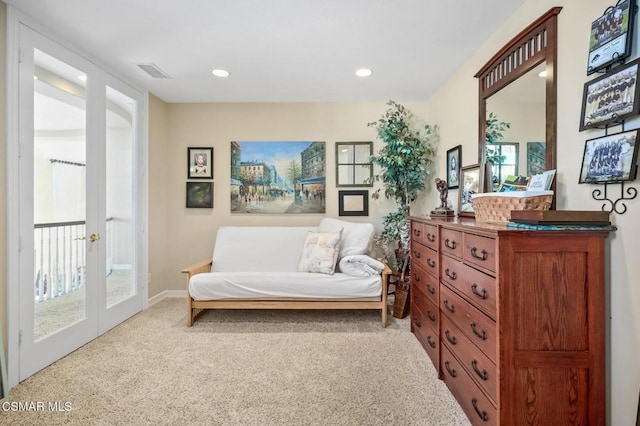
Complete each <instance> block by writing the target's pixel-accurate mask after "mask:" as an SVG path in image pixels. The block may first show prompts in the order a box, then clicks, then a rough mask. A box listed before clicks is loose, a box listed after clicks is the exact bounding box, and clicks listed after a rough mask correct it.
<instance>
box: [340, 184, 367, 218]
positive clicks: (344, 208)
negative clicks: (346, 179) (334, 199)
mask: <svg viewBox="0 0 640 426" xmlns="http://www.w3.org/2000/svg"><path fill="white" fill-rule="evenodd" d="M338 215H339V216H369V191H367V190H366V189H365V190H362V191H355V190H354V191H338Z"/></svg>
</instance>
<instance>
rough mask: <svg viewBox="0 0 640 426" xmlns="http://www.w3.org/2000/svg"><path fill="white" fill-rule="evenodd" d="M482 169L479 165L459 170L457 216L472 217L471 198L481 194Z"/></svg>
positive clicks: (473, 214)
mask: <svg viewBox="0 0 640 426" xmlns="http://www.w3.org/2000/svg"><path fill="white" fill-rule="evenodd" d="M482 175H483V173H482V167H481V166H480V164H473V165H471V166H465V167H462V168H461V169H460V188H459V189H458V216H470V217H474V216H475V212H474V211H473V203H472V202H471V201H472V199H471V196H472V195H473V194H479V193H481V192H482V188H483V187H484V186H483V185H484V183H483V181H482Z"/></svg>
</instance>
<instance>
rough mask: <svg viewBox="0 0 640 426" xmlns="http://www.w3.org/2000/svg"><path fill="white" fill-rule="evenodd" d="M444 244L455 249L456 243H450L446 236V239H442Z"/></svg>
mask: <svg viewBox="0 0 640 426" xmlns="http://www.w3.org/2000/svg"><path fill="white" fill-rule="evenodd" d="M444 245H445V246H447V248H450V249H451V250H455V249H456V247H457V246H458V243H456V242H455V241H451V243H449V239H448V238H447V239H446V240H444Z"/></svg>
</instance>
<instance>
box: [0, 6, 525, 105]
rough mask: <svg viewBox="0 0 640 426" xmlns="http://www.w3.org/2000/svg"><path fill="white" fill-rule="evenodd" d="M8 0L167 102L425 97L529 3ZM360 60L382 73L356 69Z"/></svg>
mask: <svg viewBox="0 0 640 426" xmlns="http://www.w3.org/2000/svg"><path fill="white" fill-rule="evenodd" d="M4 1H5V2H6V3H9V4H11V5H14V6H15V7H17V8H18V9H20V10H22V11H23V12H24V13H25V14H26V15H28V16H29V17H31V18H33V19H34V20H35V21H36V22H38V23H40V24H41V25H44V26H45V27H47V28H48V29H50V30H51V31H52V32H53V33H55V34H57V35H58V36H60V37H62V38H63V39H65V40H68V41H69V42H71V43H73V44H74V45H76V46H78V47H79V48H81V49H82V50H84V51H86V52H89V54H90V55H91V56H92V57H94V58H95V59H97V60H99V61H100V62H102V63H103V64H105V65H107V66H108V67H110V68H111V69H113V70H115V71H118V72H120V73H121V74H123V75H125V76H127V77H128V78H129V79H131V80H132V81H134V82H136V83H138V84H139V85H141V86H143V87H144V88H146V89H148V90H149V91H150V92H152V93H153V94H155V95H156V96H158V97H160V98H161V99H163V100H164V101H166V102H343V101H386V100H388V99H396V100H401V101H410V100H426V99H428V98H429V97H430V96H431V95H432V94H433V93H434V92H435V91H436V90H437V89H438V87H440V85H441V84H442V83H444V82H445V81H446V80H447V79H448V78H449V76H450V75H451V74H453V73H454V72H455V71H456V70H457V69H458V68H459V67H460V66H461V65H462V64H463V63H464V62H465V61H466V59H467V58H469V56H471V55H472V54H473V52H474V51H475V50H476V49H477V48H478V47H479V46H480V45H481V44H482V43H483V42H484V41H485V40H486V39H487V38H488V37H489V36H490V35H491V34H493V32H494V31H495V30H496V29H497V28H498V27H499V26H500V25H501V24H502V23H503V22H504V21H506V20H507V19H508V18H509V16H511V15H512V14H513V13H514V12H515V11H516V9H517V8H518V7H519V6H520V5H521V4H522V3H524V0H483V1H478V0H458V1H451V0H448V1H445V0H322V1H320V0H315V1H314V0H180V1H178V0H4ZM487 59H488V58H487ZM138 63H155V64H157V65H158V66H159V67H160V68H161V69H162V70H163V71H164V72H166V73H167V74H169V75H170V76H171V77H172V78H171V79H166V80H158V79H153V78H151V77H149V76H148V75H147V74H146V73H144V72H143V71H142V70H140V69H139V68H138V67H137V66H136V64H138ZM362 67H366V68H371V69H372V70H373V75H371V76H370V77H368V78H365V79H362V78H358V77H356V76H355V75H354V72H355V70H356V69H358V68H362ZM213 68H224V69H227V70H228V71H229V72H230V73H231V75H230V76H229V77H228V78H226V79H220V78H216V77H214V76H213V75H212V74H211V70H212V69H213Z"/></svg>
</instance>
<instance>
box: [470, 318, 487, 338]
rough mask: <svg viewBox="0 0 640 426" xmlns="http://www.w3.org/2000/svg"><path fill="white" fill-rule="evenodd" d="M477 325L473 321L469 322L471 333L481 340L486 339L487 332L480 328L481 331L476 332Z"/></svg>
mask: <svg viewBox="0 0 640 426" xmlns="http://www.w3.org/2000/svg"><path fill="white" fill-rule="evenodd" d="M477 326H478V324H476V323H475V322H472V323H471V330H472V331H473V334H475V335H476V336H478V337H479V338H480V339H482V340H487V333H486V332H485V331H484V330H482V333H480V332H478V330H476V327H477Z"/></svg>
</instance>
